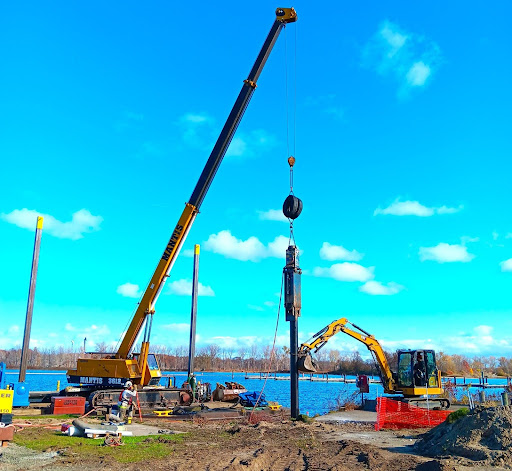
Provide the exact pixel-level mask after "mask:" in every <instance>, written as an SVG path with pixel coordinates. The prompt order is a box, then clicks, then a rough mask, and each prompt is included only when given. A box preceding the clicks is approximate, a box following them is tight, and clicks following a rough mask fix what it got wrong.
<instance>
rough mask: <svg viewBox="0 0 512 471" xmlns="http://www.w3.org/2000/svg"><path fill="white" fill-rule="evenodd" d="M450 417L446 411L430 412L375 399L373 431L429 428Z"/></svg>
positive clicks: (383, 399) (404, 403)
mask: <svg viewBox="0 0 512 471" xmlns="http://www.w3.org/2000/svg"><path fill="white" fill-rule="evenodd" d="M449 415H450V411H447V410H431V409H424V408H423V407H416V406H412V405H410V404H407V403H406V402H401V401H394V400H393V399H389V398H387V397H379V398H377V422H376V423H375V430H380V429H382V428H388V429H394V430H397V429H403V428H431V427H435V426H436V425H439V424H441V423H443V422H444V421H445V420H446V417H448V416H449Z"/></svg>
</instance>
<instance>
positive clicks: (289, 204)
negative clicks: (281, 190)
mask: <svg viewBox="0 0 512 471" xmlns="http://www.w3.org/2000/svg"><path fill="white" fill-rule="evenodd" d="M301 212H302V200H301V199H299V198H297V197H296V196H295V195H288V196H287V198H286V199H285V200H284V203H283V214H284V215H285V216H286V217H287V218H289V219H297V218H298V217H299V216H300V213H301Z"/></svg>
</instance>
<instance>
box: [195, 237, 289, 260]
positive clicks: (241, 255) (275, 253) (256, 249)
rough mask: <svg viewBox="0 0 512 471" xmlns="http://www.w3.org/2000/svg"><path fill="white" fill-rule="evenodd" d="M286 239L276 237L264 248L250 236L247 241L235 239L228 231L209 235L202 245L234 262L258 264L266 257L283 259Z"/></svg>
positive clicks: (257, 240) (286, 243)
mask: <svg viewBox="0 0 512 471" xmlns="http://www.w3.org/2000/svg"><path fill="white" fill-rule="evenodd" d="M288 241H289V239H288V237H285V236H277V237H276V238H275V239H274V240H273V241H272V242H269V244H268V246H265V245H264V244H263V243H262V242H260V240H259V239H258V238H257V237H254V236H251V237H249V238H248V239H247V240H241V239H237V238H236V237H235V236H233V235H232V234H231V232H230V231H228V230H223V231H220V232H219V233H218V234H211V235H210V237H209V238H208V240H207V241H206V242H205V243H204V244H203V247H204V249H205V250H208V251H210V252H214V253H218V254H221V255H224V256H225V257H226V258H234V259H235V260H241V261H244V262H246V261H251V262H259V261H260V260H262V259H264V258H267V257H276V258H284V257H285V252H286V249H287V248H288Z"/></svg>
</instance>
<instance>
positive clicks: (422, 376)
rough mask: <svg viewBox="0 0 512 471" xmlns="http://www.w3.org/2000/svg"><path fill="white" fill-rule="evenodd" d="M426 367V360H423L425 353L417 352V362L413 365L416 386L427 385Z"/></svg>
mask: <svg viewBox="0 0 512 471" xmlns="http://www.w3.org/2000/svg"><path fill="white" fill-rule="evenodd" d="M425 372H426V368H425V362H424V361H423V354H422V353H421V352H418V353H417V354H416V362H415V363H414V367H413V373H412V374H413V377H414V385H415V386H425V385H426V384H427V382H426V373H425Z"/></svg>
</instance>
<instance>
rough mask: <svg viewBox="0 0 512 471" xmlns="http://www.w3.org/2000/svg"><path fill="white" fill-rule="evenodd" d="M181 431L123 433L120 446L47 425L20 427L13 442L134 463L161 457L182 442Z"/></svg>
mask: <svg viewBox="0 0 512 471" xmlns="http://www.w3.org/2000/svg"><path fill="white" fill-rule="evenodd" d="M184 435H186V434H177V435H149V436H144V437H123V443H124V445H123V446H120V447H109V446H102V445H103V439H96V440H95V439H92V438H83V437H69V436H67V435H63V434H61V433H60V432H54V431H52V430H47V429H40V428H38V429H24V430H22V431H20V432H18V433H16V434H15V436H14V442H15V443H16V444H18V445H21V446H25V447H27V448H30V449H32V450H36V451H40V452H43V451H60V452H62V454H63V455H64V456H66V457H72V456H73V455H77V456H79V457H80V458H81V459H88V458H89V459H94V460H97V459H109V458H110V459H112V460H114V461H117V462H118V463H137V462H140V461H148V460H151V459H160V458H165V457H167V456H169V455H170V454H172V452H173V451H174V445H175V444H178V443H181V442H183V440H184V438H185V437H184Z"/></svg>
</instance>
